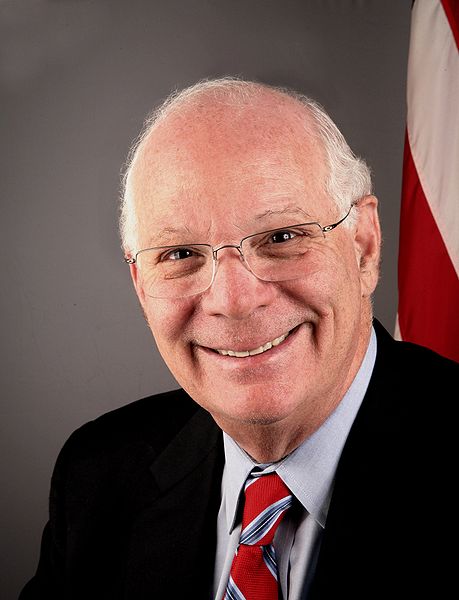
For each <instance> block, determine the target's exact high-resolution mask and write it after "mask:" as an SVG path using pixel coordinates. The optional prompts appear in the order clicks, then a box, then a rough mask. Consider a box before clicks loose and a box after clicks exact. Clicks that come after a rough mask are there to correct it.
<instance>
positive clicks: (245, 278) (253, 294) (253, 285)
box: [202, 247, 276, 319]
mask: <svg viewBox="0 0 459 600" xmlns="http://www.w3.org/2000/svg"><path fill="white" fill-rule="evenodd" d="M220 250H222V248H221V249H220ZM275 296H276V286H275V284H273V283H270V282H266V281H261V280H260V279H258V278H257V277H256V276H255V275H254V274H253V273H252V272H251V271H250V269H249V268H248V266H247V265H246V263H245V262H244V259H243V257H242V255H241V254H240V253H239V250H238V248H237V247H225V249H224V250H223V252H219V254H218V262H217V264H216V273H215V278H214V281H213V283H212V285H211V287H210V288H209V289H208V290H207V292H205V294H204V295H203V298H202V307H203V309H204V310H205V311H206V312H207V313H208V314H211V315H223V316H226V317H228V318H231V319H245V318H247V317H249V316H250V315H251V314H252V313H254V312H255V311H256V310H257V309H259V308H263V307H265V306H268V305H269V304H270V303H271V302H272V301H273V300H274V298H275Z"/></svg>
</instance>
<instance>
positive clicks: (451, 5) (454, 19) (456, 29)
mask: <svg viewBox="0 0 459 600" xmlns="http://www.w3.org/2000/svg"><path fill="white" fill-rule="evenodd" d="M441 3H442V5H443V10H444V11H445V13H446V16H447V18H448V22H449V26H450V27H451V31H452V32H453V36H454V39H455V40H456V46H457V49H458V50H459V1H458V0H441Z"/></svg>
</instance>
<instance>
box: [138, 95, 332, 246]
mask: <svg viewBox="0 0 459 600" xmlns="http://www.w3.org/2000/svg"><path fill="white" fill-rule="evenodd" d="M326 174H327V169H326V163H325V158H324V152H323V148H322V146H321V144H320V143H319V142H318V140H317V139H316V136H315V135H314V130H313V127H312V125H311V124H310V123H309V121H308V116H307V115H306V114H305V110H304V109H303V108H301V109H300V107H299V106H298V105H297V103H295V102H293V101H291V100H290V99H289V98H287V99H283V98H281V99H280V100H279V99H278V98H275V99H274V100H273V99H272V98H262V99H259V100H258V101H257V102H253V103H252V104H249V105H246V106H243V107H240V106H239V107H236V106H233V107H231V106H227V105H225V104H222V103H220V104H219V103H214V104H212V103H207V104H206V103H202V104H198V105H197V106H192V107H189V108H188V109H187V110H183V111H181V112H179V113H177V114H175V115H173V116H171V117H168V118H166V119H165V120H164V121H163V122H162V123H160V124H159V126H157V127H156V128H155V130H153V132H152V133H151V134H150V136H149V137H148V138H147V140H146V143H145V144H144V147H143V148H142V149H141V152H140V153H139V156H138V157H137V159H136V163H135V165H134V168H133V173H132V188H133V192H134V197H135V203H136V211H137V218H138V223H139V233H140V235H141V236H142V237H143V235H144V234H145V235H147V234H148V233H149V232H151V231H152V230H154V229H156V230H157V229H158V228H159V229H161V228H164V229H167V228H170V227H171V226H172V225H175V224H179V225H180V224H182V225H186V226H187V227H190V228H191V229H194V230H196V234H198V233H201V232H202V233H204V231H213V230H215V232H216V233H217V232H218V231H219V230H223V229H224V228H225V227H226V228H227V229H228V228H230V226H231V225H232V226H233V227H234V228H238V229H240V230H241V231H243V232H244V233H247V232H248V233H251V232H252V231H251V230H252V229H253V228H254V227H255V228H256V222H257V220H258V219H259V218H260V215H263V214H264V215H266V216H267V217H269V216H270V215H272V214H282V211H284V210H285V211H288V210H289V209H290V208H291V207H295V206H296V207H298V208H299V210H300V211H303V212H304V213H305V214H306V213H307V214H311V216H312V215H313V214H314V213H315V214H316V215H318V214H319V213H320V210H321V208H322V206H321V204H323V203H325V205H327V202H326V200H327V199H326V198H325V197H324V196H325V191H324V187H325V186H324V181H325V177H326ZM325 207H326V208H327V206H325ZM322 214H323V211H322Z"/></svg>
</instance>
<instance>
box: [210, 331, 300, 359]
mask: <svg viewBox="0 0 459 600" xmlns="http://www.w3.org/2000/svg"><path fill="white" fill-rule="evenodd" d="M292 331H293V330H291V331H287V333H283V334H282V335H280V336H279V337H277V338H274V339H273V340H271V341H268V342H266V343H264V344H262V345H261V346H258V347H257V348H253V349H251V350H242V351H239V350H225V349H219V348H215V352H217V353H218V354H220V355H222V356H234V357H236V358H245V357H247V356H255V355H257V354H262V353H263V352H267V351H268V350H271V348H273V347H275V346H279V344H282V342H283V341H284V340H285V339H286V338H287V337H288V336H289V335H290V333H291V332H292Z"/></svg>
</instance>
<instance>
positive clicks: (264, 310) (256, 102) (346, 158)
mask: <svg viewBox="0 0 459 600" xmlns="http://www.w3.org/2000/svg"><path fill="white" fill-rule="evenodd" d="M121 232H122V238H123V247H124V252H125V257H126V262H127V263H128V264H129V267H130V271H131V276H132V280H133V283H134V286H135V290H136V292H137V295H138V298H139V301H140V304H141V306H142V309H143V312H144V314H145V317H146V319H147V322H148V325H149V327H150V328H151V331H152V333H153V336H154V338H155V341H156V343H157V346H158V348H159V351H160V352H161V354H162V356H163V358H164V360H165V362H166V363H167V365H168V366H169V368H170V370H171V371H172V373H173V374H174V376H175V378H176V379H177V381H178V382H179V384H180V385H181V386H182V389H181V390H177V391H173V392H170V393H167V394H162V395H159V396H154V397H150V398H147V399H144V400H141V401H139V402H135V403H133V404H130V405H128V406H126V407H124V408H122V409H119V410H117V411H114V412H112V413H109V414H107V415H105V416H102V417H101V418H99V419H98V420H96V421H94V422H92V423H89V424H87V425H85V426H84V427H82V428H81V429H80V430H79V431H77V432H76V433H75V434H73V436H72V437H71V438H70V440H69V441H68V442H67V444H66V445H65V447H64V449H63V450H62V452H61V454H60V457H59V459H58V463H57V466H56V470H55V473H54V477H53V484H52V493H51V518H50V522H49V524H48V525H47V527H46V529H45V533H44V539H43V546H42V555H41V560H40V564H39V568H38V571H37V574H36V576H35V578H34V579H33V580H32V581H31V582H30V583H29V584H28V585H27V586H26V588H25V589H24V591H23V593H22V596H21V597H22V598H24V599H26V598H72V599H73V598H75V599H76V598H79V599H80V598H98V599H101V598H110V599H111V600H113V599H116V598H129V599H132V600H143V599H146V598H149V599H151V598H158V599H163V598H164V599H168V598H181V597H183V596H185V595H191V597H193V598H194V597H196V598H202V599H211V598H216V599H217V600H222V599H223V598H228V599H238V600H243V599H244V598H246V600H250V599H252V600H274V599H278V598H284V600H286V599H289V600H301V599H308V600H315V599H332V598H333V599H334V598H338V597H344V598H354V599H355V598H362V599H363V598H365V599H368V598H389V597H391V598H399V597H400V598H402V597H404V598H406V597H417V596H418V592H420V590H421V589H422V590H423V591H425V590H427V589H429V586H434V585H435V589H436V590H437V591H438V589H439V588H438V586H439V585H441V583H442V582H443V583H444V582H447V571H446V567H445V566H443V564H442V561H441V560H439V558H441V552H439V548H440V549H441V548H442V546H443V542H444V540H443V536H444V530H443V529H442V528H441V527H432V526H429V525H428V524H427V523H426V521H427V520H428V519H429V515H428V513H427V512H426V511H427V510H428V509H427V506H426V505H425V504H420V500H422V497H423V496H424V499H425V495H426V492H427V489H436V490H437V491H438V494H440V495H439V496H438V498H442V499H443V498H444V497H445V498H446V493H445V485H446V481H445V480H444V479H443V476H442V475H441V473H442V471H441V470H440V469H438V468H437V467H438V466H439V464H440V463H441V464H442V465H445V464H447V463H446V460H447V457H448V453H447V450H448V449H447V448H446V446H445V443H446V440H448V439H449V438H448V436H447V435H446V432H445V424H444V421H443V420H442V418H440V416H439V415H440V414H441V412H442V411H438V413H437V412H433V411H432V410H431V409H430V402H431V400H432V390H435V394H436V398H441V397H442V396H444V395H445V394H446V390H447V389H448V385H450V384H451V382H452V381H453V378H454V377H455V378H456V380H457V373H458V371H457V366H456V365H454V364H453V363H451V362H449V361H447V360H445V359H442V358H441V357H439V356H438V355H435V354H434V353H432V352H430V351H427V350H425V349H422V348H419V347H415V346H412V345H408V344H402V343H396V342H394V341H393V340H392V339H391V338H390V336H389V335H388V334H387V332H385V331H384V329H383V328H382V327H381V325H379V323H377V322H376V321H374V322H373V315H372V305H371V295H372V293H373V291H374V289H375V287H376V284H377V280H378V270H379V259H380V244H381V235H380V228H379V220H378V214H377V200H376V198H375V197H374V196H373V195H372V193H371V181H370V176H369V171H368V168H367V167H366V165H365V163H364V162H363V161H362V160H360V159H358V158H356V157H355V156H354V154H353V153H352V151H351V150H350V149H349V147H348V145H347V143H346V142H345V140H344V138H343V137H342V135H341V134H340V132H339V131H338V130H337V128H336V126H335V125H334V124H333V122H332V121H331V120H330V118H329V117H328V116H327V115H326V113H325V112H324V111H323V110H322V109H321V108H320V107H319V106H318V105H317V104H316V103H315V102H313V101H311V100H310V99H308V98H305V97H303V96H301V95H299V94H296V93H293V92H287V91H285V90H280V89H276V88H272V87H269V86H266V85H260V84H256V83H252V82H245V81H240V80H233V79H223V80H215V81H206V82H203V83H199V84H197V85H196V86H193V87H192V88H189V89H187V90H184V91H182V92H181V93H179V94H175V95H174V96H172V97H171V98H169V99H168V100H167V101H166V102H165V103H164V104H163V105H162V106H161V107H160V108H159V109H158V110H157V111H156V112H155V113H154V114H153V116H152V117H151V118H150V119H148V120H147V122H146V125H145V129H144V132H143V134H142V135H141V137H140V138H139V141H138V142H137V144H136V145H135V147H134V148H133V150H132V152H131V154H130V160H129V163H128V167H127V170H126V175H125V178H124V186H123V201H122V211H121ZM419 373H423V376H424V378H423V380H422V382H420V383H418V379H419V378H418V375H419ZM433 382H434V383H433ZM442 410H443V411H444V410H445V408H443V409H442ZM427 431H429V434H427ZM426 472H428V473H429V482H428V483H427V482H426V476H425V473H426ZM448 497H449V496H448ZM447 506H448V504H447V502H443V501H442V510H443V511H446V509H447ZM431 509H432V507H431V506H430V510H431ZM445 514H446V513H445ZM407 557H409V558H407ZM413 565H414V566H413ZM423 567H425V568H426V570H425V571H424V572H423V576H422V578H421V579H422V583H421V581H420V579H419V571H420V569H421V570H422V568H423Z"/></svg>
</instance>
